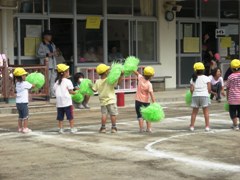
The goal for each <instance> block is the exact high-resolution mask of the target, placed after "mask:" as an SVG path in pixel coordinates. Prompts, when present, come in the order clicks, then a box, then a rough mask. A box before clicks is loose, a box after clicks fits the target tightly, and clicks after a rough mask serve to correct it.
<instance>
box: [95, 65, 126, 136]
mask: <svg viewBox="0 0 240 180" xmlns="http://www.w3.org/2000/svg"><path fill="white" fill-rule="evenodd" d="M109 69H110V66H107V65H105V64H100V65H98V66H97V69H96V71H97V73H98V74H99V75H100V77H101V78H100V79H98V80H97V81H96V83H95V84H94V85H93V87H92V89H93V91H95V92H96V91H97V92H98V93H99V95H98V96H99V100H100V104H101V112H102V126H101V128H100V130H99V132H100V133H106V121H107V114H110V118H111V122H112V131H111V132H112V133H116V132H117V127H116V116H117V115H118V109H117V105H116V95H115V89H114V88H115V86H116V85H118V84H120V83H121V81H122V76H121V77H120V78H119V79H118V81H117V82H116V83H115V84H114V85H110V84H108V83H107V75H108V72H109Z"/></svg>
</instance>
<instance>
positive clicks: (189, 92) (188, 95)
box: [185, 90, 192, 106]
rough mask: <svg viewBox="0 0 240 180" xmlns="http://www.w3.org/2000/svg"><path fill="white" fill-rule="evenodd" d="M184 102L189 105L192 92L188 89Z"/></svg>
mask: <svg viewBox="0 0 240 180" xmlns="http://www.w3.org/2000/svg"><path fill="white" fill-rule="evenodd" d="M185 103H186V105H188V106H190V105H191V103H192V93H191V91H190V90H188V91H187V92H186V94H185Z"/></svg>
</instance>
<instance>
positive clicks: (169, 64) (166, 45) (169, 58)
mask: <svg viewBox="0 0 240 180" xmlns="http://www.w3.org/2000/svg"><path fill="white" fill-rule="evenodd" d="M158 2H159V3H158V19H159V23H158V25H159V27H158V29H159V39H158V43H159V46H158V52H159V61H160V63H161V65H155V66H153V67H154V68H155V71H156V76H172V78H171V79H166V88H176V21H175V20H173V21H171V22H167V21H166V20H165V10H164V8H163V4H164V0H158Z"/></svg>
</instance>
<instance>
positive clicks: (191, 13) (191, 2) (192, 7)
mask: <svg viewBox="0 0 240 180" xmlns="http://www.w3.org/2000/svg"><path fill="white" fill-rule="evenodd" d="M177 4H178V5H180V6H182V9H181V11H180V12H177V13H176V16H177V17H192V18H194V17H195V13H196V1H195V0H186V1H180V2H178V3H177Z"/></svg>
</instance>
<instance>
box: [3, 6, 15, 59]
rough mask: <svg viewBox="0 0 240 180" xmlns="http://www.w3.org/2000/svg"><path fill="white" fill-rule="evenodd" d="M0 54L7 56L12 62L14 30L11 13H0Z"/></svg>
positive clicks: (9, 11) (6, 11)
mask: <svg viewBox="0 0 240 180" xmlns="http://www.w3.org/2000/svg"><path fill="white" fill-rule="evenodd" d="M0 52H1V53H4V54H6V55H7V57H8V58H9V59H10V62H11V63H13V61H14V59H13V58H14V30H13V11H12V10H1V11H0Z"/></svg>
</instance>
